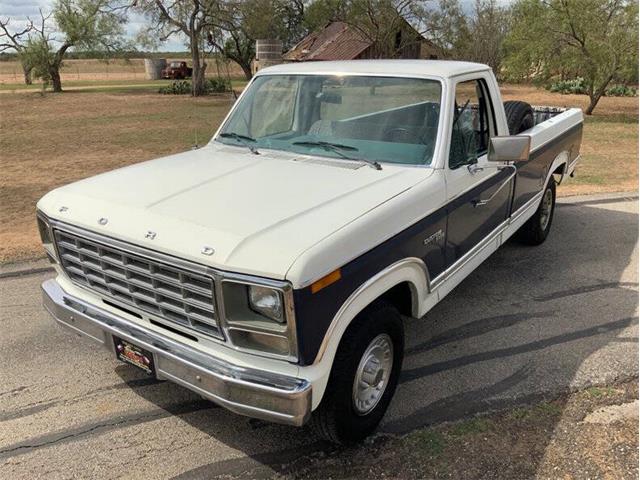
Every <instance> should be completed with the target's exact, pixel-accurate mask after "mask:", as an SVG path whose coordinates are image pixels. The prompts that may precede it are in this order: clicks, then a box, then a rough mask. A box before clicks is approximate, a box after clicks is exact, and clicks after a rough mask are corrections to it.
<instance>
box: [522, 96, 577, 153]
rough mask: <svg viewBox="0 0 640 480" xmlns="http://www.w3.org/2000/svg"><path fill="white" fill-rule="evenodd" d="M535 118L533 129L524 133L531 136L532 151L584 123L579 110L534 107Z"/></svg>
mask: <svg viewBox="0 0 640 480" xmlns="http://www.w3.org/2000/svg"><path fill="white" fill-rule="evenodd" d="M532 107H533V111H534V117H535V124H534V126H533V128H530V129H529V130H525V131H524V132H522V134H523V135H530V136H531V151H535V150H536V149H537V148H540V147H541V146H542V145H544V144H546V143H548V142H550V141H551V140H554V139H556V138H557V137H560V136H562V135H563V134H565V133H566V132H568V131H569V130H570V129H572V128H573V127H575V126H577V125H579V124H581V123H582V122H583V116H582V110H581V109H579V108H565V107H549V106H539V105H536V106H532Z"/></svg>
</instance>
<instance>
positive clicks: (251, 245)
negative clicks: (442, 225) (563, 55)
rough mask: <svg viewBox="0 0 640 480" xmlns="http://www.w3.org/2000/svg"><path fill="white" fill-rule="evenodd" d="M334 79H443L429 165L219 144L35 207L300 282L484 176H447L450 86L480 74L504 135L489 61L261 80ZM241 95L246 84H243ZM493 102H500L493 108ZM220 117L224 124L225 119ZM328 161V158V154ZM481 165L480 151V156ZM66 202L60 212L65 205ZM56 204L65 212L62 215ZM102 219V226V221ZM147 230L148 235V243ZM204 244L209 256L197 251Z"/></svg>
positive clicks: (226, 266) (182, 253)
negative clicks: (354, 163) (376, 163)
mask: <svg viewBox="0 0 640 480" xmlns="http://www.w3.org/2000/svg"><path fill="white" fill-rule="evenodd" d="M276 74H336V75H371V76H386V77H389V76H397V77H418V78H429V79H435V80H437V81H439V82H441V84H442V87H443V88H442V91H443V97H442V106H443V108H441V109H440V111H441V114H440V121H439V130H438V140H437V142H436V146H435V150H434V157H433V161H432V163H431V165H429V166H426V165H425V166H406V165H400V164H390V163H385V164H383V168H382V170H376V169H373V168H370V167H369V166H368V165H366V164H363V165H362V166H360V167H359V168H354V169H351V168H344V166H342V165H341V162H342V161H341V160H335V161H325V162H322V163H318V162H316V163H312V162H308V161H305V160H309V159H310V158H311V157H310V156H309V155H303V154H296V153H291V152H284V151H277V150H269V149H263V148H261V155H254V154H252V153H251V152H250V151H249V150H248V149H247V148H245V147H242V146H230V145H222V144H220V143H219V142H216V141H215V135H214V138H213V139H212V140H211V142H210V143H209V144H208V145H207V146H205V147H203V148H201V149H198V150H192V151H188V152H185V153H181V154H177V155H171V156H168V157H164V158H160V159H157V160H152V161H148V162H143V163H138V164H135V165H131V166H128V167H125V168H121V169H118V170H115V171H112V172H108V173H105V174H102V175H98V176H95V177H92V178H89V179H86V180H82V181H79V182H76V183H73V184H71V185H67V186H65V187H61V188H58V189H56V190H54V191H52V192H50V193H49V194H47V195H46V196H45V197H43V198H42V199H41V200H40V202H39V203H38V208H39V209H40V210H41V211H42V212H43V213H44V214H46V215H48V216H50V217H52V218H55V219H57V220H60V221H63V222H68V223H70V224H73V225H75V226H78V227H82V228H86V229H88V230H91V231H95V232H97V233H100V234H103V235H106V236H111V237H114V238H118V239H120V240H123V241H126V242H130V243H133V244H136V245H140V246H142V247H147V248H150V249H153V250H157V251H160V252H163V253H167V254H169V255H173V256H176V257H179V258H183V259H186V260H190V261H193V262H196V263H200V264H205V265H208V266H211V267H214V268H217V269H220V270H225V271H231V272H237V273H245V274H250V275H257V276H261V277H267V278H273V279H286V280H288V281H290V282H291V284H292V285H293V287H294V288H300V287H304V286H306V285H309V284H310V283H311V282H313V281H315V280H317V279H319V278H321V277H322V276H324V275H326V274H327V273H329V272H331V271H332V270H334V269H335V268H338V267H340V266H342V265H344V264H345V263H347V262H348V261H350V260H352V259H354V258H357V257H358V256H359V255H361V254H363V253H364V252H366V251H368V250H370V249H371V248H373V247H374V246H376V245H377V244H379V243H381V242H382V241H384V240H386V239H388V238H390V237H391V236H393V235H395V234H397V233H398V232H400V231H401V230H403V229H404V228H407V227H408V226H410V225H411V224H413V223H415V222H416V221H417V220H419V219H420V218H423V217H424V216H425V215H428V214H429V212H431V211H434V210H436V209H438V208H440V207H441V206H442V205H444V204H445V203H446V202H447V200H448V199H451V198H454V197H455V196H457V195H458V194H460V193H462V192H463V191H465V190H468V189H469V188H471V187H472V186H473V184H474V182H479V181H481V180H482V179H483V178H486V177H487V176H488V175H490V174H491V173H489V171H488V169H487V173H483V174H481V175H478V176H476V177H473V178H469V176H468V175H465V176H464V177H463V176H462V175H463V174H462V173H460V174H459V176H460V178H455V177H449V178H448V177H447V173H446V172H447V169H446V168H445V166H446V159H447V158H448V144H449V140H448V139H449V130H450V124H451V116H452V112H453V108H449V106H451V107H453V98H454V95H453V93H452V92H453V91H454V89H455V83H456V82H457V81H462V80H466V79H475V78H484V79H485V80H486V81H487V84H488V86H489V89H490V93H491V97H492V101H493V102H494V106H495V107H496V108H495V110H496V112H497V119H496V120H497V124H498V133H499V134H501V135H506V134H507V133H508V132H507V131H506V120H505V116H504V109H502V108H501V103H502V100H501V97H500V93H499V89H498V85H497V83H496V81H495V78H494V76H493V74H492V73H491V71H490V69H489V67H487V66H485V65H480V64H475V63H467V62H450V61H434V60H382V61H350V62H311V63H296V64H293V63H292V64H283V65H278V66H274V67H270V68H267V69H265V70H262V71H260V72H259V74H258V76H263V75H276ZM245 91H246V90H245ZM498 106H500V108H497V107H498ZM572 112H573V111H572V110H568V111H567V112H565V113H563V114H561V115H559V116H557V117H554V118H552V119H551V120H548V121H547V122H543V123H542V124H540V125H538V126H536V127H534V129H533V130H532V131H531V136H532V148H534V149H535V148H536V147H537V146H540V145H542V144H543V143H545V142H547V141H549V140H550V139H552V138H554V137H555V136H557V135H559V134H561V133H562V132H563V131H564V130H566V129H568V128H570V127H571V126H572V125H573V124H575V123H577V122H578V121H581V113H580V116H579V117H580V118H579V119H578V118H577V117H578V116H577V115H576V114H575V112H573V113H572ZM223 124H224V122H223ZM324 160H327V159H326V158H324ZM479 162H480V163H483V162H486V158H481V159H479ZM62 207H65V208H64V209H62ZM61 209H62V210H64V211H61ZM100 218H106V219H108V222H107V223H106V224H105V225H100V224H99V223H98V219H100ZM148 231H153V232H155V233H156V235H155V238H153V239H149V238H145V236H146V233H147V232H148ZM204 247H210V248H213V249H214V253H213V254H212V255H210V256H205V255H203V254H202V253H201V252H202V249H203V248H204Z"/></svg>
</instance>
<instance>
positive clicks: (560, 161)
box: [544, 150, 569, 186]
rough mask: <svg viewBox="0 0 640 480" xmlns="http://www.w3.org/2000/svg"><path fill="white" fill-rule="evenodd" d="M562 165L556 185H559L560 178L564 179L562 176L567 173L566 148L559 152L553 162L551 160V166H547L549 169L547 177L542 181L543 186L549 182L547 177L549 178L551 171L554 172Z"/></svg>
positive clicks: (567, 156) (567, 157)
mask: <svg viewBox="0 0 640 480" xmlns="http://www.w3.org/2000/svg"><path fill="white" fill-rule="evenodd" d="M563 165H564V168H563V169H562V174H561V175H560V180H559V181H558V185H560V183H561V182H562V180H564V177H565V175H566V174H567V169H568V167H569V152H567V151H566V150H565V151H564V152H561V153H560V154H559V155H558V156H557V157H556V158H555V159H554V160H553V162H551V166H550V167H549V170H547V178H546V180H545V182H544V185H545V186H546V185H547V184H548V183H549V179H550V178H551V175H553V172H555V171H556V170H557V168H558V167H560V166H563Z"/></svg>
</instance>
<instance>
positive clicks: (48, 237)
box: [36, 214, 57, 263]
mask: <svg viewBox="0 0 640 480" xmlns="http://www.w3.org/2000/svg"><path fill="white" fill-rule="evenodd" d="M36 218H37V221H38V231H39V232H40V240H42V246H43V247H44V250H45V252H47V256H48V257H49V261H51V262H52V263H56V262H57V259H56V249H55V247H54V246H53V237H52V233H51V227H50V226H49V224H48V223H47V221H46V220H45V219H44V217H43V216H42V215H40V214H38V215H37V217H36Z"/></svg>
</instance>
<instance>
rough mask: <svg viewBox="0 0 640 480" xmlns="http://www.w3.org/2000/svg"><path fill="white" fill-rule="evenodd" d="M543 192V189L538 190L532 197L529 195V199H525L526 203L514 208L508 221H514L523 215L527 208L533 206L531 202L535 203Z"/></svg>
mask: <svg viewBox="0 0 640 480" xmlns="http://www.w3.org/2000/svg"><path fill="white" fill-rule="evenodd" d="M543 194H544V191H542V192H538V193H536V194H535V195H534V196H533V197H531V198H530V199H529V200H527V203H525V204H524V205H522V206H521V207H520V208H519V209H518V210H516V211H515V212H513V213H512V214H511V217H510V218H509V223H515V222H516V221H517V220H518V219H519V218H520V217H521V216H522V215H524V213H525V212H526V211H527V210H528V209H529V208H531V207H532V206H533V204H535V203H537V202H539V201H540V199H541V198H542V195H543Z"/></svg>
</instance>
